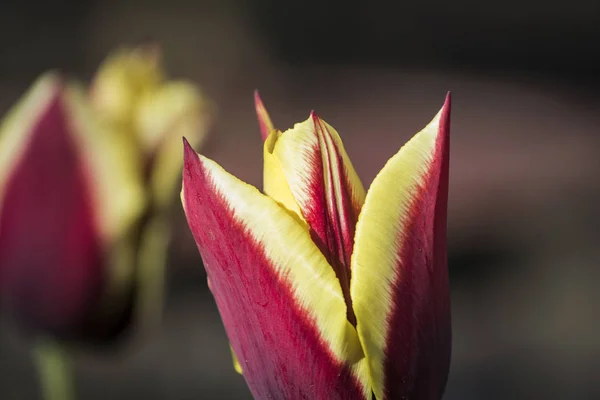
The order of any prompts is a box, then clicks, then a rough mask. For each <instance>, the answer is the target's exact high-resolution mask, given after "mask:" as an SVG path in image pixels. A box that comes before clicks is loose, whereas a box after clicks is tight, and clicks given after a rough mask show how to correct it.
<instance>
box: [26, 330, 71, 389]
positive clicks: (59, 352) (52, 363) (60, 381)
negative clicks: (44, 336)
mask: <svg viewBox="0 0 600 400" xmlns="http://www.w3.org/2000/svg"><path fill="white" fill-rule="evenodd" d="M33 350H34V356H35V363H36V366H37V370H38V374H39V378H40V385H41V389H42V394H43V399H44V400H74V399H75V390H74V385H73V372H72V368H71V359H70V357H69V354H68V351H67V350H66V349H65V348H64V347H63V346H62V345H60V344H59V343H56V342H53V341H46V340H43V341H39V342H38V343H36V344H35V347H34V349H33Z"/></svg>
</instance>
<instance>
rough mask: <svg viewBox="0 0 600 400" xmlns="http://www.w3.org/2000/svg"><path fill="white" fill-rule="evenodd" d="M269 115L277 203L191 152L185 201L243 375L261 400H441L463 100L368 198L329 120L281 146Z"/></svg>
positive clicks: (389, 169)
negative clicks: (457, 124)
mask: <svg viewBox="0 0 600 400" xmlns="http://www.w3.org/2000/svg"><path fill="white" fill-rule="evenodd" d="M256 106H257V107H256V108H257V113H258V117H259V122H260V126H261V132H262V137H263V139H264V140H265V142H264V157H265V160H264V161H265V166H264V192H265V194H262V193H260V192H259V191H258V190H257V189H256V188H254V187H252V186H250V185H248V184H246V183H244V182H242V181H240V180H239V179H237V178H235V177H234V176H232V175H230V174H229V173H227V172H226V171H225V170H223V168H221V167H220V166H219V165H218V164H216V163H215V162H214V161H211V160H209V159H208V158H206V157H203V156H201V155H198V154H196V153H195V152H194V151H193V150H192V148H191V147H190V145H189V144H188V143H185V152H184V154H185V156H184V170H183V190H182V202H183V206H184V209H185V212H186V216H187V220H188V224H189V226H190V229H191V231H192V233H193V235H194V238H195V240H196V243H197V245H198V249H199V251H200V254H201V255H202V258H203V261H204V265H205V268H206V271H207V275H208V283H209V287H210V289H211V291H212V293H213V295H214V297H215V300H216V303H217V306H218V308H219V311H220V314H221V317H222V319H223V322H224V325H225V329H226V331H227V334H228V336H229V339H230V341H231V347H232V350H233V353H234V363H235V364H236V369H238V370H241V372H242V374H243V376H244V378H245V379H246V382H247V384H248V386H249V387H250V390H251V391H252V394H253V395H254V397H255V398H257V399H273V398H275V399H373V398H375V399H379V400H383V399H411V400H437V399H440V398H441V397H442V395H443V392H444V388H445V384H446V379H447V375H448V370H449V365H450V347H451V339H450V337H451V327H450V299H449V285H448V271H447V259H446V258H447V256H446V212H447V211H446V210H447V195H448V160H449V126H450V97H448V98H447V99H446V102H445V104H444V106H443V108H442V109H441V111H440V112H439V114H438V115H437V116H436V117H435V118H434V119H433V121H431V123H430V124H429V125H427V126H426V127H425V128H424V129H423V130H422V131H421V132H419V133H418V134H416V135H415V136H414V137H413V138H412V139H411V140H410V141H409V142H408V143H407V144H406V145H404V147H402V148H401V149H400V151H399V152H398V153H397V154H396V155H395V156H393V157H392V158H391V159H390V160H389V161H388V162H387V164H386V165H385V166H384V167H383V169H382V170H381V171H380V173H379V174H378V175H377V177H376V178H375V180H374V181H373V183H372V185H371V187H370V189H369V190H368V192H365V190H364V189H363V186H362V183H361V182H360V179H359V178H358V176H357V174H356V172H355V171H354V168H353V167H352V164H351V163H350V160H349V158H348V155H347V154H346V152H345V150H344V147H343V145H342V142H341V139H340V137H339V135H338V133H337V132H336V131H335V130H334V129H333V128H332V127H331V126H330V125H328V124H327V123H326V122H325V121H323V120H321V119H320V118H319V117H317V116H316V115H315V114H314V113H312V114H311V116H310V117H309V118H308V120H306V121H304V122H302V123H299V124H296V125H295V126H294V128H292V129H290V130H288V131H286V132H283V133H281V132H280V131H278V130H276V129H273V124H272V123H271V120H270V118H269V116H268V114H267V112H266V110H265V108H264V106H263V104H262V102H261V101H260V99H259V98H258V96H257V97H256ZM235 356H237V357H235ZM238 360H239V362H238Z"/></svg>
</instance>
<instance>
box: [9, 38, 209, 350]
mask: <svg viewBox="0 0 600 400" xmlns="http://www.w3.org/2000/svg"><path fill="white" fill-rule="evenodd" d="M149 54H150V53H147V52H146V50H141V49H135V50H131V51H121V52H118V53H116V55H113V56H111V57H109V59H108V61H106V63H105V65H104V66H103V67H102V68H101V69H100V70H99V72H98V75H97V77H96V78H95V80H94V86H93V89H92V91H91V96H90V95H88V94H87V93H86V91H85V89H84V88H80V87H78V86H77V85H76V84H73V83H70V82H67V81H64V80H63V79H61V78H60V77H59V76H57V75H56V74H54V73H48V74H46V75H44V76H42V77H41V78H40V79H39V80H38V81H37V82H36V83H35V84H34V85H33V87H32V88H31V89H30V90H29V92H28V93H26V94H25V95H24V97H23V99H22V100H21V101H20V102H19V104H17V105H16V106H15V108H14V109H13V110H12V111H10V112H9V114H8V115H7V116H6V118H5V120H4V121H3V124H2V126H1V128H0V306H1V307H2V309H3V310H4V311H5V312H9V313H10V314H12V316H13V317H14V319H15V320H16V321H17V322H18V324H19V326H20V327H22V328H25V329H27V330H28V331H30V332H32V333H34V334H39V335H43V336H50V337H52V338H54V339H58V340H61V341H69V342H85V343H86V344H87V343H90V342H95V343H112V342H113V339H116V338H118V337H119V336H120V333H122V332H123V331H124V330H125V329H126V328H131V327H134V326H135V327H139V325H140V324H141V323H144V322H149V321H151V320H152V319H154V318H155V317H156V316H157V315H159V311H160V306H161V300H162V286H163V279H162V278H163V268H164V264H165V258H166V250H167V244H168V241H169V232H170V229H169V228H170V224H169V218H168V206H169V204H170V203H171V201H172V200H173V199H174V196H173V194H174V193H173V192H174V191H175V188H176V185H177V182H178V180H179V178H178V171H180V169H181V164H182V160H181V155H180V149H179V146H180V140H181V139H180V138H181V136H182V135H186V136H187V135H191V137H192V138H193V139H192V140H193V141H194V142H195V143H196V144H200V143H201V141H202V139H203V138H204V136H205V133H206V129H207V124H208V121H209V118H208V117H209V111H208V103H207V102H206V100H205V99H204V97H203V96H202V94H201V93H200V92H199V91H198V90H197V89H196V88H195V87H194V86H193V85H192V84H191V83H187V82H170V81H167V82H165V81H163V78H162V71H161V69H160V64H159V60H158V54H157V53H152V54H153V56H152V57H150V55H149Z"/></svg>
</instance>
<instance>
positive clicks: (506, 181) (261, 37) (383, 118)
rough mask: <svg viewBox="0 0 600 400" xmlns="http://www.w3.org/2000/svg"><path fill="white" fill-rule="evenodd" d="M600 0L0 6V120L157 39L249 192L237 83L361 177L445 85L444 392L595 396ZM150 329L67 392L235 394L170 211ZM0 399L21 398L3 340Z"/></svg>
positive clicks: (12, 353)
mask: <svg viewBox="0 0 600 400" xmlns="http://www.w3.org/2000/svg"><path fill="white" fill-rule="evenodd" d="M599 38H600V2H597V1H594V0H573V1H570V2H554V3H551V2H547V1H545V2H544V1H536V0H505V1H502V2H482V1H476V0H458V1H453V2H444V1H441V0H433V1H422V2H392V1H382V0H372V1H369V2H367V1H358V0H347V1H343V0H337V1H333V0H332V1H317V0H304V1H290V2H284V1H276V0H255V1H249V0H248V1H243V0H198V1H183V0H170V1H166V0H164V1H158V0H154V1H141V0H132V1H127V2H125V1H115V0H105V1H99V0H96V1H92V0H62V1H58V0H55V1H46V2H42V1H37V2H36V1H25V0H3V1H2V2H1V3H0V60H1V61H0V110H1V111H2V112H4V111H6V110H7V108H8V107H9V106H10V105H11V104H13V103H14V102H15V101H16V99H17V98H18V97H19V96H20V95H21V94H22V93H23V92H24V90H25V89H26V88H27V86H28V85H29V84H30V83H31V81H32V80H33V79H34V78H35V77H36V76H38V75H39V74H40V73H41V72H43V71H45V70H47V69H54V68H58V69H61V70H64V71H66V72H68V73H70V74H72V75H73V76H75V77H79V78H82V79H88V78H89V77H90V76H91V74H92V73H93V71H94V70H95V68H96V67H97V65H98V64H99V63H100V62H101V61H102V59H103V58H104V57H105V56H106V54H108V52H109V51H110V50H111V49H113V48H115V47H116V46H118V45H120V44H136V43H139V42H142V41H145V40H155V41H158V42H160V43H161V44H162V45H163V46H164V50H165V58H166V64H167V67H168V70H169V71H170V72H171V73H172V75H173V76H176V77H186V78H190V79H193V80H194V81H196V82H197V83H198V84H199V85H201V86H202V87H203V88H204V89H205V90H206V92H207V93H208V94H209V95H210V96H211V97H212V99H213V100H214V101H215V102H216V104H217V105H218V108H219V111H218V118H217V120H216V123H215V125H214V127H213V129H212V132H211V138H210V140H209V142H208V144H207V146H206V147H205V148H204V149H203V153H205V154H206V155H208V156H209V157H211V158H214V159H216V160H217V161H219V162H220V163H221V164H222V165H224V167H225V168H227V169H228V170H230V171H231V172H232V173H234V174H237V175H238V176H239V177H240V178H242V179H244V180H247V181H249V182H251V183H253V184H260V179H261V156H262V150H261V148H260V138H259V133H258V127H257V124H256V120H255V116H254V114H253V112H254V110H253V105H252V91H253V90H254V89H255V88H258V89H260V90H261V94H262V97H263V100H264V101H265V103H266V104H267V107H268V108H269V110H270V111H271V114H272V117H273V118H274V120H275V123H276V125H278V126H280V127H282V128H285V127H289V126H291V125H292V124H293V123H294V122H296V121H300V120H303V119H304V118H306V116H307V115H308V113H309V111H310V110H311V109H315V110H317V111H318V112H319V114H320V115H321V116H322V117H324V118H325V119H326V120H327V121H328V122H329V123H331V124H332V125H334V126H335V127H336V128H337V129H338V131H339V132H341V134H342V136H343V138H344V139H345V144H346V148H347V150H348V153H349V154H350V156H351V157H352V158H353V161H354V165H355V167H356V169H357V170H358V172H359V174H360V175H361V177H362V178H363V181H364V182H365V184H368V183H369V182H370V181H371V180H372V178H373V177H374V176H375V174H376V172H377V171H378V170H379V169H380V168H381V166H382V165H383V164H384V163H385V161H386V160H387V159H388V158H389V157H390V156H391V155H392V154H393V153H395V152H396V151H397V149H398V148H399V147H400V146H401V144H403V143H404V141H405V140H407V139H408V138H409V137H410V136H411V135H412V134H414V133H415V132H417V131H418V130H419V129H420V128H421V127H423V126H424V125H425V124H426V123H427V122H429V120H430V119H431V118H432V117H433V116H434V115H435V113H436V112H437V111H438V109H439V107H440V106H441V104H442V102H443V99H444V96H445V94H446V91H448V90H451V91H452V92H453V115H452V151H451V186H450V188H451V189H450V206H449V207H450V210H449V245H450V273H451V280H452V308H453V329H454V345H453V362H452V369H451V374H450V380H449V385H448V389H447V394H446V397H445V398H446V399H448V400H454V399H460V400H470V399H484V400H487V399H490V400H493V399H503V400H505V399H532V398H541V399H599V398H600V310H599V309H600V293H599V290H598V282H600V265H599V264H600V254H599V252H598V250H597V248H598V240H599V238H600V201H599V200H600V175H599V173H598V172H599V167H600V165H599V164H600V163H599V156H598V153H599V150H600V128H599V126H600V112H599V111H600V95H599V94H598V93H599V92H598V89H599V86H600V75H599V74H598V71H600V68H599V67H600V66H599V62H598V58H599V57H598V54H599V52H598V39H599ZM174 214H175V218H176V221H177V228H176V232H175V237H174V241H173V244H172V251H171V253H172V254H171V257H170V263H169V264H170V265H169V270H168V275H169V296H168V302H167V305H166V310H165V316H164V323H163V325H162V327H161V328H160V329H159V331H157V332H153V333H150V334H148V335H147V337H146V339H145V340H144V341H143V342H140V343H136V344H135V345H133V346H132V347H131V349H129V350H127V351H124V352H122V353H121V354H120V355H118V356H109V355H105V356H103V357H91V356H83V357H81V358H80V359H78V362H77V365H78V368H77V385H78V393H79V398H80V399H83V400H88V399H89V400H95V399H114V400H119V399H132V398H134V397H136V398H145V399H148V400H152V399H173V400H184V399H249V398H250V396H249V394H248V391H247V389H246V387H245V384H244V381H243V379H242V378H241V377H239V376H237V375H236V374H235V373H234V371H233V369H232V368H231V359H230V355H229V349H228V346H227V341H226V336H225V333H224V331H223V328H222V325H221V323H220V320H219V316H218V314H217V311H216V307H215V305H214V303H213V301H212V298H211V297H210V295H209V293H208V290H207V287H206V281H205V275H204V271H203V269H202V266H201V261H200V257H199V255H198V254H197V251H196V249H195V245H194V243H193V240H192V239H191V235H190V234H189V232H188V229H187V226H186V225H185V220H184V219H183V216H182V213H181V211H180V210H179V206H178V205H177V207H175V209H174ZM0 339H1V340H0V399H2V400H12V399H23V400H28V399H37V398H38V388H37V380H36V375H35V373H34V369H33V366H32V364H31V360H30V359H29V357H28V353H27V351H26V349H24V348H23V347H22V346H20V345H19V343H18V341H15V340H14V339H13V338H11V335H10V334H8V333H5V334H3V335H1V336H0Z"/></svg>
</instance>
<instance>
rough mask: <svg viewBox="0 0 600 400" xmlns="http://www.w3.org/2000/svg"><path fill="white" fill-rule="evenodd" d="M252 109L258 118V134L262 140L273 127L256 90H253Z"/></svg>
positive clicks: (265, 138)
mask: <svg viewBox="0 0 600 400" xmlns="http://www.w3.org/2000/svg"><path fill="white" fill-rule="evenodd" d="M254 109H255V110H256V116H257V118H258V124H259V125H260V136H261V138H262V140H263V142H264V141H265V140H267V138H268V137H269V135H270V134H271V132H272V131H273V130H274V129H275V127H274V126H273V122H272V121H271V117H269V113H268V112H267V108H266V107H265V104H264V103H263V101H262V99H261V97H260V94H259V93H258V90H255V91H254Z"/></svg>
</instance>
